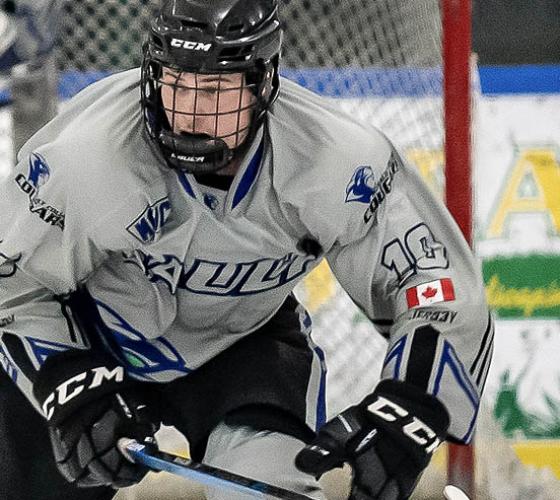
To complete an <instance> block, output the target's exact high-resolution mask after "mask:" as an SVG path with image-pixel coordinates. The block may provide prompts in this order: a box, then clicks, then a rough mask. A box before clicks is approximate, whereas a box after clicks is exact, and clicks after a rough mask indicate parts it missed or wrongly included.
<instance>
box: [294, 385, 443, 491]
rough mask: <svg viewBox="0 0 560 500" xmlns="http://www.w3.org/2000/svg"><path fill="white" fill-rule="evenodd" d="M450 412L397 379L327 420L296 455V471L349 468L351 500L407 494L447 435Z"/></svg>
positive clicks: (318, 474) (316, 473)
mask: <svg viewBox="0 0 560 500" xmlns="http://www.w3.org/2000/svg"><path fill="white" fill-rule="evenodd" d="M448 426H449V416H448V413H447V411H446V409H445V408H444V406H443V405H442V404H441V403H440V402H439V401H438V400H437V399H436V398H435V397H433V396H430V395H428V394H426V393H424V392H423V391H420V390H419V389H418V388H416V387H414V386H412V385H410V384H406V383H404V382H400V381H396V380H383V381H382V382H380V383H379V385H378V386H377V388H376V389H375V391H374V393H373V394H372V395H370V396H368V397H366V398H365V399H364V400H363V401H362V402H361V403H360V404H359V405H356V406H352V407H350V408H348V409H347V410H345V411H343V412H342V413H341V414H340V415H338V416H337V417H335V418H334V419H332V420H330V421H329V422H327V423H326V424H325V425H324V426H323V427H322V428H321V430H320V431H319V433H318V435H317V437H316V439H315V440H314V441H313V442H312V443H311V444H309V445H308V446H306V447H305V448H304V449H303V450H302V451H301V452H300V453H298V455H297V457H296V466H297V467H298V469H300V470H302V471H304V472H307V473H309V474H313V475H314V476H316V477H320V476H321V475H322V474H323V473H325V472H327V471H328V470H330V469H333V468H335V467H341V466H342V465H343V462H348V463H349V464H350V465H351V466H352V470H353V479H352V492H351V495H350V499H351V500H371V499H376V500H401V499H406V498H409V496H410V495H411V494H412V492H413V490H414V488H415V487H416V484H417V482H418V480H419V478H420V475H421V474H422V471H423V470H424V468H425V467H426V466H427V465H428V463H429V461H430V458H431V456H432V453H433V452H434V451H435V449H436V448H437V447H438V445H439V444H440V442H441V441H442V440H443V439H445V437H446V432H447V428H448Z"/></svg>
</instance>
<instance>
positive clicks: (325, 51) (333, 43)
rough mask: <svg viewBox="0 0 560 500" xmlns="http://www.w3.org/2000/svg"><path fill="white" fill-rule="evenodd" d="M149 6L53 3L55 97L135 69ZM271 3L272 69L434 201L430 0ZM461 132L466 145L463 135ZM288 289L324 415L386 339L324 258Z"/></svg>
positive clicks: (438, 477)
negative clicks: (363, 137) (275, 17)
mask: <svg viewBox="0 0 560 500" xmlns="http://www.w3.org/2000/svg"><path fill="white" fill-rule="evenodd" d="M445 1H447V0H442V5H443V3H444V2H445ZM458 1H459V2H460V3H468V0H458ZM455 3H457V2H455ZM158 4H159V2H158V1H156V0H152V1H150V0H72V1H65V2H64V5H63V15H62V16H61V19H60V26H59V37H58V43H57V46H56V47H57V48H56V51H57V52H56V60H57V66H58V70H59V76H60V82H61V85H60V88H61V95H62V97H63V98H67V97H70V96H72V95H74V94H75V93H77V92H78V91H79V90H80V89H82V88H83V87H85V86H87V85H88V84H89V83H91V82H92V81H95V80H97V79H99V78H101V77H103V76H105V75H107V74H108V73H111V72H115V71H118V70H122V69H127V68H130V67H134V66H138V65H139V64H140V61H141V44H142V40H143V39H144V37H145V33H146V30H147V28H148V25H149V19H150V17H151V15H152V14H153V12H154V11H155V9H157V7H158ZM281 7H282V10H281V15H282V17H283V20H284V22H285V26H284V27H285V44H284V50H283V62H282V72H283V74H284V75H285V76H287V77H289V78H291V79H294V80H296V81H298V82H299V83H301V84H302V85H304V86H306V87H308V88H310V89H311V90H313V91H315V92H318V93H320V94H323V95H324V96H326V97H327V98H329V99H332V100H334V101H335V102H336V103H337V104H338V105H339V106H340V107H341V108H342V109H345V110H346V111H350V112H351V113H352V114H353V115H354V116H356V117H357V118H359V119H361V120H365V121H367V122H369V123H371V124H373V125H376V126H377V127H379V128H380V129H381V130H383V131H384V133H385V134H386V135H387V136H389V137H390V138H391V139H392V140H393V141H394V142H395V143H396V145H397V146H398V147H399V148H400V149H401V150H402V151H403V153H404V154H405V156H406V157H407V158H408V160H409V161H410V162H411V163H412V164H414V165H416V167H417V168H418V169H419V171H420V172H421V173H422V175H423V176H424V178H425V179H426V181H427V182H428V184H429V185H430V186H431V187H432V189H433V190H434V191H435V192H436V193H437V194H438V196H442V197H443V192H444V189H445V181H444V166H445V163H446V162H445V153H444V135H445V129H446V125H445V120H444V106H443V56H442V53H443V51H442V16H441V9H440V7H441V6H440V1H439V0H281ZM475 94H476V93H475ZM464 133H466V134H467V137H465V138H464V139H465V141H466V143H468V141H469V137H470V131H468V130H467V131H466V132H464ZM458 139H459V140H461V139H460V138H458ZM448 168H449V165H448ZM298 295H299V297H300V298H301V299H302V300H303V301H304V302H305V303H306V305H307V307H308V309H309V310H310V312H311V314H312V317H313V321H314V339H315V341H316V342H317V343H318V344H319V345H320V346H321V347H322V348H323V349H324V351H325V352H326V360H327V364H328V368H329V374H328V383H327V391H328V401H329V415H330V416H332V415H334V414H336V413H337V412H338V411H340V410H341V409H343V408H344V407H346V406H348V405H349V404H351V403H355V402H357V401H359V400H360V399H361V398H362V397H363V396H364V395H366V394H367V393H368V392H370V391H371V390H372V388H373V387H374V385H375V383H376V381H377V379H378V377H379V373H380V370H381V365H382V361H383V357H384V354H385V350H386V347H387V344H386V341H385V340H384V339H383V338H382V337H381V336H380V335H379V334H378V333H377V332H376V331H375V329H374V328H373V326H372V325H371V324H370V323H369V321H368V320H367V319H366V318H365V317H364V316H363V314H362V313H361V312H360V311H359V310H357V309H356V307H355V305H354V304H353V303H352V301H351V300H350V299H349V298H348V297H347V295H346V294H345V293H344V291H343V290H342V289H341V288H340V286H339V285H338V284H337V283H336V281H335V280H334V278H333V277H332V275H331V274H330V271H329V269H328V267H327V265H326V264H323V265H322V266H320V268H319V269H318V270H317V271H315V272H314V273H313V274H312V275H311V276H310V277H309V278H308V279H306V281H305V282H304V283H303V284H302V285H301V286H299V288H298ZM348 367H351V368H350V369H349V368H348ZM493 434H494V436H495V435H496V433H493ZM498 434H499V432H498ZM486 438H487V436H486V434H485V433H484V430H481V432H480V433H479V435H478V441H477V444H479V446H478V449H479V450H480V453H478V454H477V466H478V470H479V473H478V474H477V489H478V498H502V497H500V495H499V494H496V493H495V491H497V489H499V486H496V484H498V483H497V482H498V481H499V479H498V476H500V474H499V473H498V471H497V469H496V468H495V467H494V469H492V473H491V474H490V473H489V472H488V471H489V470H490V469H489V467H488V464H491V463H494V462H497V461H499V460H500V458H498V457H496V454H495V453H494V452H492V451H490V450H492V449H496V448H497V447H496V446H495V445H494V444H493V445H492V446H489V447H487V446H484V441H485V440H486ZM491 442H492V443H495V442H494V441H491ZM504 449H508V450H509V448H507V446H506V447H505V448H504ZM502 452H504V451H503V450H502ZM508 453H509V454H510V456H512V454H511V452H509V451H508ZM443 455H444V454H443V453H440V454H439V456H438V457H436V460H435V464H434V465H433V466H431V469H430V472H428V474H427V477H428V481H424V482H423V483H422V484H421V486H420V491H419V493H418V498H442V495H441V491H442V489H443V485H444V484H445V483H446V468H445V465H444V462H445V460H444V459H443ZM514 462H515V458H514V457H512V458H511V463H514ZM512 467H513V466H510V470H513V469H512ZM467 468H468V467H467ZM465 473H466V474H468V475H470V474H471V473H472V470H466V471H465ZM490 476H492V477H490ZM509 479H510V478H506V481H507V480H509ZM491 491H492V493H491ZM162 498H163V497H162ZM169 498H171V497H169ZM503 498H505V497H503ZM542 498H547V497H546V496H543V497H542Z"/></svg>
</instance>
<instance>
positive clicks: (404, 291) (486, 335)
mask: <svg viewBox="0 0 560 500" xmlns="http://www.w3.org/2000/svg"><path fill="white" fill-rule="evenodd" d="M370 173H371V174H372V175H369V178H367V179H364V175H362V174H363V172H361V173H360V172H359V171H357V174H358V175H354V178H353V180H352V182H353V183H354V184H352V182H351V183H350V184H349V186H348V189H347V193H348V196H347V198H346V204H347V205H348V204H349V202H350V204H351V205H352V207H353V208H352V209H350V211H349V209H348V208H347V207H346V206H345V207H344V210H345V211H344V214H348V213H349V214H350V215H349V216H346V215H345V217H344V224H345V228H344V229H343V230H342V231H341V233H340V237H339V238H338V239H337V241H336V243H335V244H334V245H333V247H332V248H331V249H330V251H329V252H328V254H327V260H328V262H329V265H330V267H331V269H332V271H333V273H334V275H335V276H336V278H337V279H338V281H339V282H340V284H341V285H342V286H343V288H344V289H345V290H346V291H347V292H348V294H349V295H350V296H351V297H352V299H353V300H354V301H355V302H356V304H357V305H358V306H359V307H360V308H361V309H362V311H363V312H364V313H365V314H366V315H367V316H368V317H369V318H370V319H371V320H372V321H373V322H374V324H375V326H376V327H377V328H378V330H379V331H380V332H381V333H382V334H384V335H385V336H386V337H387V338H388V340H389V347H388V350H387V353H386V356H385V360H384V367H383V372H382V378H392V379H398V380H402V381H406V382H409V383H412V384H414V385H416V386H418V387H420V388H421V389H423V390H425V391H426V392H427V393H429V394H432V395H434V396H436V397H437V398H438V399H439V400H440V401H442V402H443V404H444V405H445V406H446V408H447V410H448V411H449V414H450V417H451V425H450V429H449V434H450V438H451V439H455V440H457V441H459V442H468V441H469V440H470V439H471V437H472V435H473V430H474V425H475V421H476V416H477V412H478V407H479V401H480V397H481V393H482V390H483V386H484V383H485V379H486V375H487V372H488V369H489V365H490V360H491V355H492V348H493V322H492V318H491V316H490V314H489V312H488V308H487V305H486V300H485V294H484V288H483V281H482V276H481V272H480V269H479V265H478V263H477V261H476V260H475V259H474V257H473V255H472V253H471V251H470V249H469V247H468V245H467V243H466V241H465V240H464V238H463V236H462V235H461V233H460V231H459V229H458V227H457V225H456V224H455V222H454V221H453V219H452V217H451V215H450V214H449V213H448V211H447V209H446V208H445V207H444V206H443V204H442V203H441V202H440V201H439V200H437V199H436V198H435V197H434V196H433V195H432V194H431V193H430V192H429V190H428V188H427V187H426V186H425V184H424V183H423V181H422V180H421V179H420V177H419V176H418V174H417V173H416V172H415V171H414V170H413V169H412V168H411V167H409V166H407V165H406V164H405V163H404V161H403V160H402V158H401V157H400V155H399V154H398V153H397V152H396V151H395V150H394V149H391V150H390V151H389V153H388V155H387V157H386V158H385V161H384V162H383V165H382V168H381V169H378V170H377V171H375V172H374V171H373V170H372V171H371V172H370ZM349 341H351V340H349Z"/></svg>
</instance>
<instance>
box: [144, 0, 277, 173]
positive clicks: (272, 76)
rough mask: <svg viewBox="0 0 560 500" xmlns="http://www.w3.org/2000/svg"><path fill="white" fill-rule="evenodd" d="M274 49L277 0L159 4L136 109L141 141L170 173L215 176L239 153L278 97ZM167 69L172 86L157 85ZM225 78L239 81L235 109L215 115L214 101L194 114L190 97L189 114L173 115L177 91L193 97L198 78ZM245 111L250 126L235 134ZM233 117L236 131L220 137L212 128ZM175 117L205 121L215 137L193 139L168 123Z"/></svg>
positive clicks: (146, 48) (194, 135)
mask: <svg viewBox="0 0 560 500" xmlns="http://www.w3.org/2000/svg"><path fill="white" fill-rule="evenodd" d="M281 44H282V29H281V25H280V21H279V18H278V0H164V1H163V5H162V7H161V9H160V11H159V13H158V14H157V16H156V17H155V19H154V20H153V21H152V23H151V27H150V34H149V38H148V41H147V42H146V43H145V45H144V61H143V65H142V110H143V116H144V123H145V125H146V129H147V131H148V134H149V135H150V137H151V138H152V139H154V140H155V141H156V143H157V144H158V146H159V148H160V150H161V151H162V153H163V155H164V156H165V158H166V160H167V162H168V164H169V165H170V166H171V167H173V168H177V169H180V170H184V171H187V172H192V173H208V172H214V171H216V170H219V169H221V168H223V167H224V166H226V165H227V164H228V163H229V162H231V160H232V159H233V158H234V157H235V156H236V155H239V154H241V153H242V152H243V151H245V149H246V148H247V147H248V145H249V144H250V143H251V140H252V138H253V137H254V135H255V134H256V132H257V130H258V129H259V126H260V125H261V123H262V122H263V119H264V117H265V114H266V111H267V109H268V108H269V106H270V105H271V104H272V103H273V102H274V100H275V99H276V97H277V96H278V90H279V76H278V63H279V58H280V48H281ZM169 70H171V72H172V73H171V74H172V75H173V76H172V81H171V82H170V81H169V78H167V80H166V81H165V82H164V81H162V79H163V75H164V72H165V74H166V75H167V72H168V71H169ZM231 73H241V74H242V75H243V78H242V80H243V82H242V83H241V84H239V88H237V89H236V90H237V92H238V94H239V96H240V98H239V105H238V106H236V108H235V110H231V109H228V110H227V111H225V112H222V111H221V110H220V104H219V97H218V98H217V99H218V104H216V109H214V110H212V111H211V112H208V110H204V111H203V112H199V111H198V109H197V107H199V106H197V100H196V98H195V100H194V106H193V107H194V109H192V110H184V109H177V108H178V106H176V102H177V101H178V100H179V99H181V92H182V91H185V90H187V91H191V92H196V91H197V90H198V83H197V82H198V81H199V78H200V79H201V80H202V78H203V75H216V76H217V78H218V82H219V81H220V79H221V78H222V77H223V78H224V79H225V78H227V74H231ZM185 74H189V75H190V76H189V78H190V80H189V81H191V82H194V83H190V84H185V83H184V80H183V78H182V76H181V75H185ZM165 86H168V87H166V89H165V90H167V91H169V92H171V91H172V92H173V94H172V95H173V98H172V102H173V105H172V108H170V107H169V106H168V107H167V108H166V107H164V102H163V100H162V89H163V87H165ZM230 87H231V84H230ZM219 88H220V84H219V83H218V89H219ZM229 90H230V91H231V88H230V89H229ZM234 90H235V89H234ZM247 90H250V92H251V98H250V104H247V102H245V101H243V99H242V98H241V94H242V92H246V91H247ZM249 108H250V115H249V116H250V120H249V124H248V125H246V126H245V127H244V128H240V120H239V116H240V113H242V112H244V111H246V110H248V109H249ZM236 113H237V117H238V118H237V129H236V130H235V131H234V132H233V133H231V132H230V133H229V134H228V135H221V136H220V131H219V130H218V129H219V126H218V121H219V120H220V119H221V118H222V117H223V116H224V115H226V114H227V115H232V114H236ZM181 115H182V116H183V117H185V116H187V117H188V119H189V120H191V123H193V122H194V123H196V121H197V120H198V121H199V122H202V121H203V120H204V119H205V118H206V117H210V119H212V120H214V122H213V123H215V130H213V131H212V133H209V132H208V131H206V132H204V133H200V132H199V131H198V130H197V127H196V125H193V126H192V127H193V129H192V130H191V131H188V132H185V131H183V130H179V131H178V130H176V127H174V125H173V123H171V122H174V120H175V117H176V116H181ZM210 115H211V116H210ZM170 117H171V118H170ZM207 122H208V120H207ZM232 136H235V140H233V139H232Z"/></svg>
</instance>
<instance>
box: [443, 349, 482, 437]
mask: <svg viewBox="0 0 560 500" xmlns="http://www.w3.org/2000/svg"><path fill="white" fill-rule="evenodd" d="M446 367H449V369H450V370H451V373H452V374H453V376H454V378H455V380H456V381H457V384H458V385H459V387H460V388H461V389H462V390H463V392H464V393H465V394H466V396H467V398H468V400H469V401H470V402H471V404H472V406H473V416H472V419H471V421H470V424H469V428H468V430H467V432H466V433H465V435H464V436H463V437H461V438H459V439H460V440H461V441H463V442H465V443H467V442H469V440H470V439H471V437H472V433H473V432H474V425H475V423H476V417H477V415H478V408H479V405H480V399H479V397H478V394H477V392H476V389H475V388H474V387H473V385H472V383H471V381H470V379H469V376H468V374H467V372H466V370H465V367H464V366H463V364H462V363H461V362H460V361H459V358H458V357H457V354H456V353H455V350H454V349H453V346H452V345H451V344H450V343H449V342H447V341H444V344H443V352H442V355H441V359H440V362H439V366H438V371H437V375H436V377H435V381H434V391H433V395H434V396H437V395H438V394H439V392H440V389H441V381H442V378H443V372H444V370H445V368H446Z"/></svg>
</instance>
